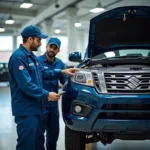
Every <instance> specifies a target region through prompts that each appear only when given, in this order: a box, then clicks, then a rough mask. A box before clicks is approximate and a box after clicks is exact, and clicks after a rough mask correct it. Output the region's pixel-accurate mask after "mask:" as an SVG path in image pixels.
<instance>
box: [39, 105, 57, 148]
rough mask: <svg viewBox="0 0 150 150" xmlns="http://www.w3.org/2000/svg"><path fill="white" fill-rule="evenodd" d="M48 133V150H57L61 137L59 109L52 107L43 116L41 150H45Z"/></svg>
mask: <svg viewBox="0 0 150 150" xmlns="http://www.w3.org/2000/svg"><path fill="white" fill-rule="evenodd" d="M45 131H46V150H56V147H57V140H58V136H59V111H58V107H51V108H50V109H49V110H47V111H44V113H43V114H42V115H41V124H40V150H45V147H44V143H45V137H44V133H45Z"/></svg>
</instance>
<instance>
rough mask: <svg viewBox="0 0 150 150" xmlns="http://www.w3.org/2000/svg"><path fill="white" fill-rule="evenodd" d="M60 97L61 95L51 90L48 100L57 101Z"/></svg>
mask: <svg viewBox="0 0 150 150" xmlns="http://www.w3.org/2000/svg"><path fill="white" fill-rule="evenodd" d="M59 98H60V95H59V94H57V93H55V92H49V95H48V100H49V101H57V100H58V99H59Z"/></svg>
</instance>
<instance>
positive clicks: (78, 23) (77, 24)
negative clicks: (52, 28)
mask: <svg viewBox="0 0 150 150" xmlns="http://www.w3.org/2000/svg"><path fill="white" fill-rule="evenodd" d="M74 26H75V27H77V28H79V27H81V26H82V24H81V23H80V22H76V23H75V24H74Z"/></svg>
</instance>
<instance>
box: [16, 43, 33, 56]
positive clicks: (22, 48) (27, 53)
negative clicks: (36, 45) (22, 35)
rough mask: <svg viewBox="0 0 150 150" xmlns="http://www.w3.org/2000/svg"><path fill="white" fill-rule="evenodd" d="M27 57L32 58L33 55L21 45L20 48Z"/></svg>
mask: <svg viewBox="0 0 150 150" xmlns="http://www.w3.org/2000/svg"><path fill="white" fill-rule="evenodd" d="M19 48H20V49H21V50H22V51H23V52H24V53H25V54H26V55H27V56H30V55H31V53H30V52H29V51H28V50H27V49H26V48H25V47H24V46H23V45H22V44H20V47H19Z"/></svg>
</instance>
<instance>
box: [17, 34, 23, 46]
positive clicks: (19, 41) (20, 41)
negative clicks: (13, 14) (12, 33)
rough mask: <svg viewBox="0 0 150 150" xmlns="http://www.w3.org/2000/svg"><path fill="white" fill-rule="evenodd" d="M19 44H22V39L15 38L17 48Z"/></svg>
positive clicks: (19, 37)
mask: <svg viewBox="0 0 150 150" xmlns="http://www.w3.org/2000/svg"><path fill="white" fill-rule="evenodd" d="M20 44H22V37H21V36H17V48H18V47H19V46H20Z"/></svg>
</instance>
